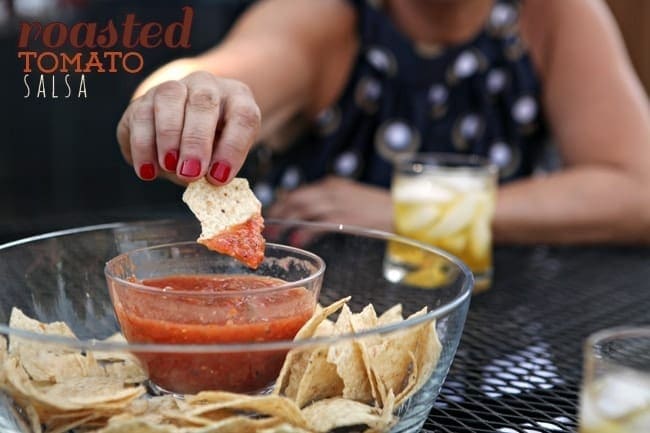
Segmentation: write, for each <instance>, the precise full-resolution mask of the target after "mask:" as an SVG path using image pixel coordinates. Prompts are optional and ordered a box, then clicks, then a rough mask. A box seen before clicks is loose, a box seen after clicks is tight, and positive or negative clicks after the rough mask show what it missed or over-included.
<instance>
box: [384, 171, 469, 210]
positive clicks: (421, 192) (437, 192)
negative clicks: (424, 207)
mask: <svg viewBox="0 0 650 433" xmlns="http://www.w3.org/2000/svg"><path fill="white" fill-rule="evenodd" d="M455 195H456V194H455V193H454V192H453V191H452V190H450V189H449V188H445V187H444V186H442V185H440V184H439V183H437V182H436V179H435V178H433V177H431V176H418V177H416V178H397V179H395V182H394V184H393V199H394V200H395V201H400V202H422V201H428V202H435V203H444V202H448V201H450V200H452V199H453V198H454V196H455Z"/></svg>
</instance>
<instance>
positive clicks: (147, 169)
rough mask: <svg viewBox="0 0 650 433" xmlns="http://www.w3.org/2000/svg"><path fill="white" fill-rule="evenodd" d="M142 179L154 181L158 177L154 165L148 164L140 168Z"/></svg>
mask: <svg viewBox="0 0 650 433" xmlns="http://www.w3.org/2000/svg"><path fill="white" fill-rule="evenodd" d="M140 177H141V178H142V179H144V180H152V179H153V178H154V177H156V168H155V167H154V166H153V164H150V163H146V164H142V165H141V166H140Z"/></svg>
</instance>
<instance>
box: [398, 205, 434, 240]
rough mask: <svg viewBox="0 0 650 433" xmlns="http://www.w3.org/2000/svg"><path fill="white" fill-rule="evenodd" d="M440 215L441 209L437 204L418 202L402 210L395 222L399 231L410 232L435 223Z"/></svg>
mask: <svg viewBox="0 0 650 433" xmlns="http://www.w3.org/2000/svg"><path fill="white" fill-rule="evenodd" d="M438 216H440V209H439V208H438V206H436V205H435V204H431V203H422V204H421V205H417V204H416V205H411V206H410V209H409V210H408V211H404V212H400V213H399V218H398V219H397V221H395V224H396V225H397V229H398V231H399V232H401V233H405V232H408V233H410V232H414V231H418V230H422V229H424V228H427V227H428V226H430V225H433V224H434V223H435V222H436V219H437V218H438Z"/></svg>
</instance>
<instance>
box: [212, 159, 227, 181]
mask: <svg viewBox="0 0 650 433" xmlns="http://www.w3.org/2000/svg"><path fill="white" fill-rule="evenodd" d="M210 176H212V177H213V178H214V179H215V180H216V181H217V182H225V181H226V180H228V176H230V164H228V163H227V162H226V161H217V162H215V163H214V164H212V168H211V169H210Z"/></svg>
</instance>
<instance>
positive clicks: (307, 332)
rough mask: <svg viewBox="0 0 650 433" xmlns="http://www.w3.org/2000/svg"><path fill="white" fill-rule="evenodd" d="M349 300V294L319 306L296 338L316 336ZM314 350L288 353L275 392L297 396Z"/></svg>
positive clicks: (290, 396)
mask: <svg viewBox="0 0 650 433" xmlns="http://www.w3.org/2000/svg"><path fill="white" fill-rule="evenodd" d="M349 300H350V297H349V296H348V297H347V298H343V299H339V300H338V301H336V302H334V303H333V304H331V305H328V306H327V307H325V308H323V307H321V306H317V307H316V311H315V312H314V315H313V316H312V317H311V318H310V319H309V320H308V321H307V322H306V323H305V324H304V325H303V326H302V328H300V330H299V331H298V332H297V333H296V336H295V337H294V340H303V339H307V338H311V337H312V336H314V333H315V332H316V330H317V329H318V328H319V327H320V325H321V324H322V323H323V322H324V321H326V320H327V318H328V317H329V316H331V315H332V314H334V313H336V312H337V311H338V310H339V309H341V308H342V307H343V306H344V305H345V304H346V303H347V302H348V301H349ZM326 326H329V325H326ZM312 351H313V348H305V349H294V350H291V351H290V352H289V353H288V354H287V357H286V358H285V361H284V364H283V365H282V369H281V370H280V374H279V375H278V379H277V380H276V381H275V386H274V387H273V394H284V395H285V396H287V397H289V398H295V397H296V394H297V393H298V387H299V384H300V381H301V379H302V377H303V375H304V372H305V369H306V368H307V364H308V363H309V358H310V357H311V352H312Z"/></svg>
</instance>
